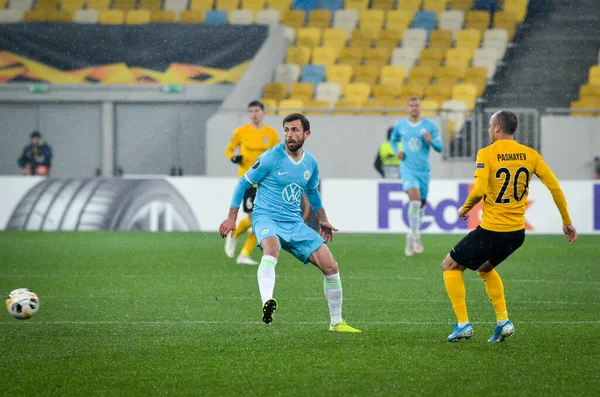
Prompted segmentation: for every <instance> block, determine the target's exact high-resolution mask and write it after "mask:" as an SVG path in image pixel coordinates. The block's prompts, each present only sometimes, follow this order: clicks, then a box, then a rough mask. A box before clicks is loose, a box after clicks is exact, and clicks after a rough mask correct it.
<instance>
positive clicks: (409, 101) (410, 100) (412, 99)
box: [406, 96, 421, 105]
mask: <svg viewBox="0 0 600 397" xmlns="http://www.w3.org/2000/svg"><path fill="white" fill-rule="evenodd" d="M412 101H419V103H421V100H420V99H419V98H417V97H416V96H411V97H410V98H408V99H407V100H406V104H407V105H408V104H409V103H411V102H412Z"/></svg>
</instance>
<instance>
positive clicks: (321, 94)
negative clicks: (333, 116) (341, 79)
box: [315, 82, 342, 106]
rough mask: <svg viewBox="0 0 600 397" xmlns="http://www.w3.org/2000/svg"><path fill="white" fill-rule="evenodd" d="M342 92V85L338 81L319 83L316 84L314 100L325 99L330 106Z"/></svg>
mask: <svg viewBox="0 0 600 397" xmlns="http://www.w3.org/2000/svg"><path fill="white" fill-rule="evenodd" d="M341 94H342V86H341V85H340V84H338V83H330V82H326V83H321V84H319V85H318V86H317V91H316V93H315V100H317V101H327V102H328V103H329V105H330V106H331V105H332V104H333V103H335V102H336V101H338V100H339V99H340V95H341Z"/></svg>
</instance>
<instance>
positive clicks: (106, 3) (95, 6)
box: [87, 0, 110, 11]
mask: <svg viewBox="0 0 600 397" xmlns="http://www.w3.org/2000/svg"><path fill="white" fill-rule="evenodd" d="M109 8H110V0H87V9H88V10H97V11H104V10H108V9H109Z"/></svg>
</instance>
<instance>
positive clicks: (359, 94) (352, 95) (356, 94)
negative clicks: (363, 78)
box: [343, 83, 371, 102]
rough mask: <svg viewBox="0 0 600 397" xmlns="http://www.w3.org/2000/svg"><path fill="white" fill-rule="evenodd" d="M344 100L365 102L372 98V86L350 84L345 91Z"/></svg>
mask: <svg viewBox="0 0 600 397" xmlns="http://www.w3.org/2000/svg"><path fill="white" fill-rule="evenodd" d="M343 95H344V99H351V100H357V101H361V102H364V101H366V100H368V99H369V97H370V96H371V85H370V84H366V83H350V84H348V85H346V86H345V87H344V89H343Z"/></svg>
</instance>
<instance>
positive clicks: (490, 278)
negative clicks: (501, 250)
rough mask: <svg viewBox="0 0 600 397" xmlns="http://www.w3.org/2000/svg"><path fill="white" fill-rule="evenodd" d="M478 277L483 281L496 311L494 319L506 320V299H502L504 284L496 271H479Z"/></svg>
mask: <svg viewBox="0 0 600 397" xmlns="http://www.w3.org/2000/svg"><path fill="white" fill-rule="evenodd" d="M479 277H481V279H482V280H483V282H484V283H485V290H486V292H487V295H488V298H490V300H491V301H492V305H494V310H495V311H496V320H497V321H502V320H508V311H507V310H506V300H505V299H504V284H502V279H501V278H500V275H499V274H498V272H497V271H496V270H495V269H494V270H492V271H491V272H480V273H479Z"/></svg>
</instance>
